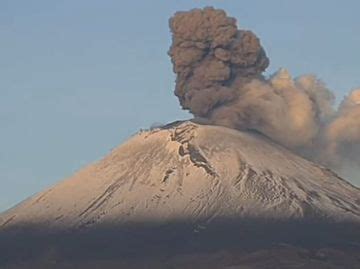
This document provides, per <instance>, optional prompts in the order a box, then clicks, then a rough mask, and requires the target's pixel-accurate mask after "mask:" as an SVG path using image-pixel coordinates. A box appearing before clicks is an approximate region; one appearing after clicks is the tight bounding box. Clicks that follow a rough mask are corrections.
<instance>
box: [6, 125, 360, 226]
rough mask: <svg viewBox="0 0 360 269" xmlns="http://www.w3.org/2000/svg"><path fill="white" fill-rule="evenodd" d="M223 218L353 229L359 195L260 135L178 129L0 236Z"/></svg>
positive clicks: (20, 216)
mask: <svg viewBox="0 0 360 269" xmlns="http://www.w3.org/2000/svg"><path fill="white" fill-rule="evenodd" d="M226 217H228V218H237V219H246V218H269V219H275V220H277V219H279V220H284V219H285V220H287V219H300V220H301V219H307V218H309V219H313V218H315V219H316V218H318V219H328V220H333V221H335V222H338V221H356V222H360V190H359V189H358V188H356V187H354V186H352V185H351V184H350V183H348V182H346V181H345V180H343V179H341V178H339V177H338V176H337V175H336V174H334V173H333V172H331V171H330V170H327V169H325V168H323V167H320V166H318V165H316V164H314V163H312V162H310V161H307V160H305V159H303V158H301V157H299V156H296V155H294V154H292V153H291V152H289V151H288V150H286V149H284V148H282V147H280V146H278V145H276V144H275V143H273V142H271V141H269V140H268V139H266V138H264V137H263V136H261V135H259V134H255V133H250V132H240V131H236V130H232V129H228V128H224V127H218V126H206V125H199V124H195V123H193V122H182V123H176V124H172V125H168V126H165V127H162V128H158V129H154V130H151V131H145V132H140V133H139V134H137V135H135V136H134V137H132V138H131V139H130V140H129V141H127V142H126V143H125V144H123V145H121V146H120V147H118V148H116V149H115V150H114V151H113V152H111V153H110V154H109V155H108V156H106V157H105V158H104V159H103V160H101V161H99V162H97V163H95V164H93V165H90V166H88V167H86V168H85V169H83V170H81V171H80V172H78V173H77V174H75V175H74V176H73V177H71V178H69V179H67V180H64V181H63V182H60V183H59V184H57V185H55V186H54V187H52V188H50V189H48V190H46V191H44V192H41V193H39V194H37V195H35V196H34V197H31V198H30V199H27V200H26V201H24V202H23V203H21V204H19V205H18V206H16V207H14V208H12V209H11V210H8V211H7V212H5V213H3V214H2V215H0V230H1V229H7V228H11V227H17V226H23V225H37V224H41V225H44V224H45V225H47V226H48V227H54V228H60V229H70V228H71V229H72V228H80V229H81V228H89V227H96V226H97V225H99V224H123V223H128V222H132V221H134V222H142V221H151V222H162V221H172V220H181V221H184V220H186V221H197V220H201V221H202V223H204V224H205V225H206V224H208V223H211V222H212V221H214V220H216V219H219V218H226ZM199 229H200V228H199Z"/></svg>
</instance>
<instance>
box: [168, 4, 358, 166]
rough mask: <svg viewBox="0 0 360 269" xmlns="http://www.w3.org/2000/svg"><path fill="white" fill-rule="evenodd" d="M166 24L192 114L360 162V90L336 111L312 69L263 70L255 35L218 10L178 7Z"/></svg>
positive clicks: (325, 157) (335, 159) (324, 157)
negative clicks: (293, 72)
mask: <svg viewBox="0 0 360 269" xmlns="http://www.w3.org/2000/svg"><path fill="white" fill-rule="evenodd" d="M170 29H171V32H172V34H173V35H172V45H171V47H170V50H169V55H170V57H171V60H172V63H173V67H174V72H175V73H176V75H177V77H176V88H175V95H176V96H177V97H178V98H179V101H180V104H181V106H182V107H183V108H184V109H187V110H189V111H190V112H191V113H192V114H193V115H194V116H195V118H201V119H202V120H206V121H207V122H208V123H212V124H217V125H224V126H227V127H231V128H236V129H249V130H257V131H259V132H261V133H263V134H264V135H266V136H268V137H270V138H271V139H273V140H274V141H276V142H278V143H280V144H282V145H284V146H286V147H288V148H289V149H292V150H294V151H296V152H297V153H300V154H301V155H303V156H306V157H308V158H311V159H313V160H316V161H320V162H324V163H328V164H329V163H330V164H333V165H337V164H338V163H339V160H343V159H344V158H346V157H349V158H350V156H349V154H348V153H349V152H351V154H352V155H351V160H352V161H354V162H359V163H360V161H359V160H360V154H357V153H360V151H359V148H358V147H354V146H353V145H354V143H355V144H359V143H360V90H357V91H354V92H353V93H352V94H351V95H350V96H349V97H347V99H345V100H344V101H343V103H342V105H341V106H340V108H339V111H337V112H336V111H335V110H334V109H333V104H334V99H335V98H334V95H333V94H332V92H331V91H330V90H329V89H327V88H326V86H325V85H324V83H322V82H321V81H320V80H318V79H317V78H316V77H315V76H313V75H305V76H301V77H299V78H296V79H293V78H292V77H291V75H290V74H289V73H288V71H287V70H285V69H280V70H279V71H278V72H277V73H276V74H274V75H273V76H271V77H270V78H265V77H264V76H263V75H262V73H263V71H265V69H266V68H267V67H268V65H269V59H268V58H267V56H266V53H265V50H264V49H263V48H262V46H261V44H260V40H259V39H258V38H257V36H256V35H255V34H254V33H252V32H250V31H246V30H241V29H240V30H239V29H237V24H236V20H235V19H234V18H231V17H228V16H227V15H226V13H225V12H224V11H222V10H218V9H214V8H211V7H208V8H204V9H194V10H191V11H189V12H178V13H176V14H175V15H174V16H173V17H172V18H171V19H170ZM349 149H351V150H349ZM329 156H331V158H330V157H329Z"/></svg>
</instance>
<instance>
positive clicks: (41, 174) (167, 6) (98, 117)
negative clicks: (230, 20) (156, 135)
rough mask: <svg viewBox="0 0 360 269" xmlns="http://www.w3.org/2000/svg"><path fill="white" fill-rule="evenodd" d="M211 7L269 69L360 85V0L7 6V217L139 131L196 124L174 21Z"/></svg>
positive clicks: (1, 71)
mask: <svg viewBox="0 0 360 269" xmlns="http://www.w3.org/2000/svg"><path fill="white" fill-rule="evenodd" d="M209 5H213V6H215V7H219V8H224V9H225V10H226V11H227V12H228V14H229V15H231V16H233V17H236V18H237V19H238V23H239V25H240V27H242V28H247V29H251V30H253V31H254V32H255V33H256V34H257V35H258V36H259V37H260V38H261V40H262V44H263V45H264V47H265V49H266V51H267V54H268V56H269V57H270V59H271V65H270V67H269V69H268V74H270V73H272V72H274V71H275V70H277V69H278V68H280V67H286V68H288V69H289V70H290V71H291V73H292V74H293V75H294V76H298V75H300V74H304V73H315V74H317V75H318V76H319V77H320V78H321V79H322V80H323V81H325V82H326V84H327V85H328V86H329V87H330V88H331V89H332V90H334V92H335V93H336V95H337V96H338V98H339V99H340V100H341V97H342V96H343V95H345V94H346V93H347V92H348V91H349V90H351V89H352V88H356V87H360V53H359V48H360V27H359V25H360V16H359V14H358V11H359V10H360V2H359V1H357V0H348V1H346V4H344V2H340V1H334V0H318V1H314V0H312V1H310V0H303V1H285V0H284V1H280V0H273V1H256V0H248V1H241V0H223V1H196V0H193V1H189V0H181V1H170V0H154V1H145V0H144V1H138V0H132V1H128V0H121V1H118V0H117V1H115V0H113V1H110V0H102V1H99V0H98V1H92V0H71V1H70V0H62V1H48V0H42V1H40V0H32V1H25V0H23V1H20V0H0V36H1V42H0V58H1V64H0V78H1V79H0V148H1V150H0V211H2V210H5V209H6V208H8V207H10V206H12V205H14V204H15V203H17V202H19V201H21V200H22V199H24V198H26V197H28V196H29V195H32V194H33V193H36V192H38V191H40V190H42V189H43V188H45V187H48V186H51V185H52V184H54V183H55V182H57V181H59V180H61V179H62V178H65V177H68V176H70V175H71V174H72V173H73V172H75V171H76V170H78V169H80V168H81V167H82V166H84V165H85V164H88V163H91V162H94V161H95V160H97V159H99V158H101V157H102V156H104V155H105V154H106V153H108V152H109V151H110V150H111V149H112V148H114V147H115V146H117V145H118V144H120V143H121V142H123V141H124V140H125V139H126V138H127V137H129V136H130V135H131V134H133V133H135V132H137V131H138V130H139V129H140V128H146V127H148V126H150V125H151V124H152V123H154V122H163V123H165V122H170V121H173V120H177V119H184V118H188V117H189V115H188V114H187V113H186V112H184V111H181V109H180V107H179V105H178V102H177V99H176V98H175V97H174V96H173V93H172V90H173V87H174V74H173V73H172V67H171V63H170V60H169V58H168V56H167V54H166V53H167V50H168V47H169V44H170V34H169V30H168V18H169V17H170V16H171V15H172V14H173V13H174V12H175V11H177V10H187V9H191V8H194V7H203V6H209Z"/></svg>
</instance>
